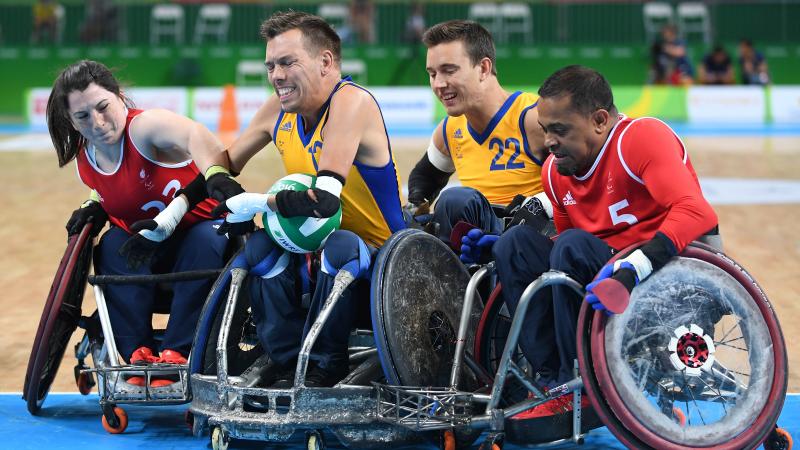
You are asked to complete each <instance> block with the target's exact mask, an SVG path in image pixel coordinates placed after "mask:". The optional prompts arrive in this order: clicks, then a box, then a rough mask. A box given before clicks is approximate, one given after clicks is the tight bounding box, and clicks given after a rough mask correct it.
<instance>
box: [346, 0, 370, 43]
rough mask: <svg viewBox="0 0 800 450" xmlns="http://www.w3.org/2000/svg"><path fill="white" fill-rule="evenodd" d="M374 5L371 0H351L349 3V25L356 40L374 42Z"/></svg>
mask: <svg viewBox="0 0 800 450" xmlns="http://www.w3.org/2000/svg"><path fill="white" fill-rule="evenodd" d="M374 16H375V5H374V4H373V3H372V0H352V2H351V3H350V25H351V27H352V30H353V33H354V34H355V36H356V39H357V42H359V43H362V44H374V43H375V22H374Z"/></svg>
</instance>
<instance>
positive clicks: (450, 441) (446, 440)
mask: <svg viewBox="0 0 800 450" xmlns="http://www.w3.org/2000/svg"><path fill="white" fill-rule="evenodd" d="M439 450H456V434H455V433H454V432H453V430H445V431H444V432H442V434H440V435H439Z"/></svg>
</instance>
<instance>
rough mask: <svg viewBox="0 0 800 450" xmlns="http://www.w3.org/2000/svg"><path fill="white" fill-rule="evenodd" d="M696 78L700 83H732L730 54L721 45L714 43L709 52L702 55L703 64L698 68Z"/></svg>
mask: <svg viewBox="0 0 800 450" xmlns="http://www.w3.org/2000/svg"><path fill="white" fill-rule="evenodd" d="M698 79H699V81H700V83H702V84H733V83H735V79H734V76H733V63H732V62H731V56H730V55H729V54H728V52H727V51H725V48H723V47H722V46H721V45H715V46H714V50H712V51H711V53H709V54H707V55H706V56H704V57H703V64H702V65H701V66H700V70H698Z"/></svg>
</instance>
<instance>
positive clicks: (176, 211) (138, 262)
mask: <svg viewBox="0 0 800 450" xmlns="http://www.w3.org/2000/svg"><path fill="white" fill-rule="evenodd" d="M188 210H189V203H188V201H187V200H186V197H185V196H183V195H181V196H178V197H175V198H174V199H173V200H172V202H170V204H169V205H167V207H166V208H164V210H163V211H161V212H160V213H158V215H156V216H155V217H154V218H152V219H145V220H139V221H137V222H134V223H133V225H131V233H133V235H132V236H131V237H130V238H128V240H127V241H125V243H124V244H122V247H120V249H119V254H120V255H121V256H124V257H125V258H126V260H127V265H128V268H129V269H138V268H139V267H140V266H142V265H145V266H149V265H150V264H151V262H152V260H153V255H154V254H155V251H156V249H157V248H158V244H159V243H161V242H162V241H164V240H165V239H167V238H168V237H170V236H172V233H173V232H174V231H175V228H176V227H177V226H178V224H179V223H180V221H181V219H183V216H184V215H185V214H186V212H187V211H188Z"/></svg>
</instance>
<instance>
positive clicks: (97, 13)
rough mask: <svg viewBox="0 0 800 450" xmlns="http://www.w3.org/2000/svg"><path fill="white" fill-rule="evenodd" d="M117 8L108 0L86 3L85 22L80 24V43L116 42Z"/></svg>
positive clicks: (92, 0) (90, 0)
mask: <svg viewBox="0 0 800 450" xmlns="http://www.w3.org/2000/svg"><path fill="white" fill-rule="evenodd" d="M118 13H119V11H118V9H117V6H116V5H114V4H113V3H112V2H111V1H110V0H89V1H88V2H86V20H84V22H83V24H81V42H84V43H91V42H95V41H104V42H109V41H116V39H117V27H118V24H117V16H118Z"/></svg>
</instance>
